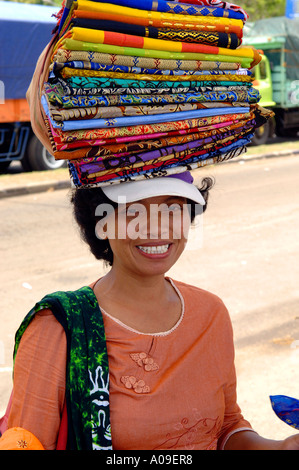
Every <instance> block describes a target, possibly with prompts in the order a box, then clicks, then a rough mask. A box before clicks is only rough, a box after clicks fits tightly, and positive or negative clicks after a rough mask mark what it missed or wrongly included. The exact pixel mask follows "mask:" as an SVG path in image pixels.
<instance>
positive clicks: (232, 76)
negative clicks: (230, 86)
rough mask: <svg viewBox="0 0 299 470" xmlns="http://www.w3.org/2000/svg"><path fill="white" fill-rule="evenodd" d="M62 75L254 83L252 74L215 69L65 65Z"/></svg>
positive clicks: (161, 80) (65, 76) (69, 76)
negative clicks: (179, 71) (178, 71)
mask: <svg viewBox="0 0 299 470" xmlns="http://www.w3.org/2000/svg"><path fill="white" fill-rule="evenodd" d="M61 76H62V77H63V78H64V79H68V78H73V77H92V78H94V77H96V78H97V77H99V78H101V77H102V78H107V79H109V78H111V79H112V80H117V79H122V80H130V81H131V80H134V82H136V81H137V80H138V81H157V82H163V81H169V82H171V81H173V82H175V81H176V82H187V81H190V82H192V81H194V82H196V81H197V82H198V81H211V80H219V81H225V80H227V81H231V82H233V81H236V82H247V83H249V84H251V83H252V78H251V75H248V74H243V73H240V72H239V71H237V72H235V73H234V72H227V73H221V72H220V73H217V71H216V72H215V73H213V71H211V72H208V73H207V74H206V75H204V74H200V75H195V74H189V75H172V74H171V75H166V74H164V73H163V74H157V75H156V74H141V73H139V74H136V73H125V72H109V71H102V70H90V69H81V68H70V67H64V68H63V69H62V70H61Z"/></svg>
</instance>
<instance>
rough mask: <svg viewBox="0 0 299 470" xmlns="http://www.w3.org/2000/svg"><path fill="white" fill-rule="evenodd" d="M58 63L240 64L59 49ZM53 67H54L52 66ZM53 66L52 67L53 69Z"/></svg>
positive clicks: (222, 67)
mask: <svg viewBox="0 0 299 470" xmlns="http://www.w3.org/2000/svg"><path fill="white" fill-rule="evenodd" d="M53 60H54V61H57V62H58V63H65V62H69V61H83V62H87V63H90V64H92V63H94V62H96V63H100V64H106V65H111V66H118V65H120V66H126V67H140V68H141V69H142V68H144V69H154V70H183V71H188V70H189V71H194V70H204V71H206V70H237V69H238V68H239V67H240V64H238V63H233V62H218V61H217V62H216V61H213V62H207V61H200V60H172V59H159V58H151V57H138V56H127V55H118V54H105V53H100V52H92V51H76V50H68V49H58V50H57V51H56V53H55V55H54V58H53ZM52 68H53V67H52ZM52 68H51V69H52Z"/></svg>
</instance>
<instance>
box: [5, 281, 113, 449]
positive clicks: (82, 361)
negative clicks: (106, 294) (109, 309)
mask: <svg viewBox="0 0 299 470" xmlns="http://www.w3.org/2000/svg"><path fill="white" fill-rule="evenodd" d="M43 309H50V310H51V311H52V313H53V315H54V316H55V318H56V319H57V320H58V321H59V323H60V324H61V325H62V326H63V328H64V330H65V333H66V337H67V370H66V402H67V414H68V449H71V450H93V449H94V450H111V449H112V445H111V427H110V413H109V368H108V355H107V348H106V338H105V331H104V324H103V319H102V313H101V310H100V308H99V305H98V301H97V298H96V296H95V294H94V292H93V290H92V289H91V288H90V287H82V288H81V289H78V290H77V291H74V292H55V293H53V294H49V295H47V296H45V297H44V298H43V299H42V300H41V301H40V302H38V303H37V304H36V305H35V306H34V308H33V309H32V310H30V312H29V313H28V314H27V315H26V317H25V318H24V320H23V322H22V324H21V326H20V328H19V329H18V331H17V333H16V341H15V350H14V359H15V357H16V353H17V350H18V347H19V344H20V341H21V338H22V335H23V333H24V331H25V330H26V328H27V326H28V325H29V323H30V322H31V320H32V319H33V318H34V316H35V314H36V313H37V312H39V311H40V310H43Z"/></svg>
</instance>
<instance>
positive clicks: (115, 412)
mask: <svg viewBox="0 0 299 470" xmlns="http://www.w3.org/2000/svg"><path fill="white" fill-rule="evenodd" d="M174 286H176V288H177V289H178V292H179V293H180V294H179V295H181V298H182V299H183V305H184V309H183V313H182V315H181V318H180V320H179V322H178V323H177V324H176V326H175V327H174V328H173V329H172V330H170V331H169V332H166V333H161V334H158V333H157V334H143V333H138V332H135V331H134V330H131V329H129V328H128V327H126V326H124V325H123V324H121V323H120V322H118V321H116V320H115V319H113V318H111V317H110V316H109V314H107V313H105V312H104V313H103V316H104V324H105V331H106V338H107V349H108V357H109V375H110V414H111V429H112V445H113V448H114V449H115V450H119V449H122V450H127V449H128V450H132V449H147V450H150V449H156V450H159V449H169V450H183V449H189V450H191V449H216V448H217V444H218V445H219V444H221V442H223V440H224V439H225V437H226V436H227V435H228V434H229V433H231V432H232V431H235V430H238V429H245V428H246V429H250V424H249V423H248V422H247V421H245V420H244V419H243V417H242V415H241V413H240V409H239V407H238V405H237V403H236V382H235V369H234V348H233V341H232V329H231V323H230V319H229V316H228V313H227V310H226V308H225V306H224V305H223V303H222V301H221V300H220V299H218V297H216V296H214V295H212V294H210V293H208V292H206V291H203V290H201V289H198V288H196V287H192V286H189V285H186V284H183V283H180V282H175V283H174ZM50 318H52V320H50ZM32 343H34V344H35V346H34V348H33V347H32V346H31V345H32ZM50 346H51V347H50ZM65 355H66V339H65V336H64V333H63V329H62V327H61V326H60V325H59V324H58V322H57V321H56V320H55V319H53V317H52V316H51V314H50V312H49V311H44V312H42V313H40V314H39V315H37V318H36V319H34V320H33V321H32V323H31V325H30V326H29V327H28V329H27V331H26V332H25V334H24V337H23V338H22V341H21V344H20V347H19V351H18V354H17V358H16V365H15V367H16V368H15V374H14V376H15V379H14V380H15V382H14V397H13V403H12V411H11V414H10V417H9V423H8V424H9V427H12V426H17V425H18V426H22V427H26V429H29V430H31V432H33V433H34V434H35V435H36V436H37V437H38V438H39V439H40V441H41V442H42V444H43V445H44V447H45V448H46V449H51V448H52V449H53V448H55V441H56V439H57V432H58V428H59V421H60V413H61V409H62V406H63V401H64V393H63V387H64V371H65V369H64V368H63V367H65V364H64V365H63V360H62V357H64V358H65ZM37 409H38V411H37Z"/></svg>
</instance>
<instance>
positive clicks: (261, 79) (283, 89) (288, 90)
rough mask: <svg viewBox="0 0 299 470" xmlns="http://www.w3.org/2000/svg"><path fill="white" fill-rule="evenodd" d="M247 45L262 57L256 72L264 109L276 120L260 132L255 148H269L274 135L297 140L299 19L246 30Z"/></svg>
mask: <svg viewBox="0 0 299 470" xmlns="http://www.w3.org/2000/svg"><path fill="white" fill-rule="evenodd" d="M243 44H244V45H251V46H254V47H255V48H256V49H258V50H260V51H261V53H262V56H263V58H262V61H261V62H260V63H259V65H257V66H256V67H254V69H253V70H252V71H253V73H254V82H253V84H254V87H255V88H257V89H258V90H259V91H260V93H261V101H260V105H261V106H263V107H265V108H269V109H272V110H273V111H274V113H275V117H274V118H273V120H270V121H268V123H267V124H266V125H264V126H262V127H261V128H259V129H258V130H257V132H256V134H255V136H254V139H253V144H255V145H261V144H265V143H266V142H267V141H268V140H269V139H270V138H272V137H273V136H274V135H278V136H283V137H295V136H297V134H298V131H299V19H288V18H285V17H277V18H270V19H265V20H260V21H257V22H256V23H254V24H252V25H251V26H248V27H246V29H244V39H243Z"/></svg>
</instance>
